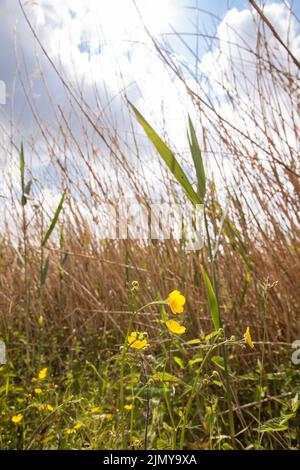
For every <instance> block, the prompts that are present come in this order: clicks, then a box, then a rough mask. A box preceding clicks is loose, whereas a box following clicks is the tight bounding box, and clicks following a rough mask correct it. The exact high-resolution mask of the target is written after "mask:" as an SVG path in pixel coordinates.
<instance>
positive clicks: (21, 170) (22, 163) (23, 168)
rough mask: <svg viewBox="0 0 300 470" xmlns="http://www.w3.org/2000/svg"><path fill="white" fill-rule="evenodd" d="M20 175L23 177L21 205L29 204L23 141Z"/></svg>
mask: <svg viewBox="0 0 300 470" xmlns="http://www.w3.org/2000/svg"><path fill="white" fill-rule="evenodd" d="M20 177H21V190H22V195H21V205H22V206H25V205H26V204H27V198H26V196H25V158H24V147H23V142H22V143H21V149H20Z"/></svg>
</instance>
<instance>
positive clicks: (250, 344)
mask: <svg viewBox="0 0 300 470" xmlns="http://www.w3.org/2000/svg"><path fill="white" fill-rule="evenodd" d="M244 338H245V341H246V343H247V344H248V346H250V348H252V349H253V348H254V344H253V341H252V338H251V333H250V328H249V326H247V329H246V333H245V334H244Z"/></svg>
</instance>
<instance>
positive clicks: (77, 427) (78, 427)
mask: <svg viewBox="0 0 300 470" xmlns="http://www.w3.org/2000/svg"><path fill="white" fill-rule="evenodd" d="M81 426H82V424H81V423H76V424H75V426H74V428H73V429H80V428H81Z"/></svg>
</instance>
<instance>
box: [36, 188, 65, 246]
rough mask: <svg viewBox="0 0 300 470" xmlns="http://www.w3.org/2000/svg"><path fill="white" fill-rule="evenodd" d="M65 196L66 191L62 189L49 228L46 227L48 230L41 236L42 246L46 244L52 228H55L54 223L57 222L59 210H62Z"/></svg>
mask: <svg viewBox="0 0 300 470" xmlns="http://www.w3.org/2000/svg"><path fill="white" fill-rule="evenodd" d="M65 197H66V192H65V191H64V192H63V193H62V196H61V199H60V201H59V204H58V207H57V209H56V211H55V214H54V217H53V219H52V221H51V224H50V226H49V228H48V230H47V232H46V235H45V236H44V238H43V241H42V246H45V245H46V243H47V241H48V239H49V237H50V235H51V233H52V232H53V230H54V228H55V225H56V223H57V220H58V217H59V214H60V212H61V210H62V206H63V203H64V200H65Z"/></svg>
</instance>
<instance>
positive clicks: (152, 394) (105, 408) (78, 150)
mask: <svg viewBox="0 0 300 470" xmlns="http://www.w3.org/2000/svg"><path fill="white" fill-rule="evenodd" d="M250 3H251V4H252V6H253V5H254V6H255V5H256V2H250ZM255 12H256V15H257V17H256V18H257V25H256V26H257V31H256V34H257V36H256V44H255V48H253V49H251V50H250V48H249V50H247V54H249V55H250V56H251V58H252V59H253V64H252V65H253V67H254V68H255V72H256V73H255V77H249V73H248V69H247V67H248V66H249V64H248V62H247V60H246V59H245V56H244V55H243V54H244V52H245V50H244V49H245V47H246V46H245V45H243V46H241V45H240V46H239V47H238V52H239V53H240V56H239V60H238V61H237V55H236V50H235V51H232V53H231V55H230V54H229V58H228V60H229V63H230V74H231V75H230V77H228V76H225V75H224V76H223V77H222V80H223V82H222V83H219V86H220V87H222V89H223V93H224V96H223V99H224V100H225V101H226V103H227V104H228V105H230V106H232V107H233V108H234V109H235V110H236V111H235V112H236V114H235V115H234V117H233V119H232V121H231V119H230V115H228V116H227V117H224V115H222V113H221V111H220V106H219V105H220V103H217V101H213V99H212V97H211V96H208V95H205V90H204V91H203V90H201V92H196V91H195V90H194V89H192V88H191V84H190V80H187V79H186V77H185V75H184V73H183V72H182V68H181V65H182V64H178V63H176V62H175V59H174V57H173V56H172V54H171V51H168V50H166V49H165V48H164V47H162V46H161V45H160V44H159V43H157V42H156V39H155V38H154V37H151V40H152V41H153V43H154V47H155V48H156V51H157V53H158V55H159V56H160V59H161V60H162V61H163V63H164V64H165V66H166V67H168V68H169V69H170V70H171V72H172V74H173V75H174V77H177V78H178V80H180V82H181V83H183V85H184V89H185V91H186V95H187V97H188V99H189V102H190V106H191V108H190V109H192V110H193V113H192V114H190V112H187V116H186V127H185V128H182V135H183V136H185V138H186V151H185V152H184V153H181V151H180V150H178V151H177V150H176V148H174V145H173V144H172V142H171V141H170V139H169V138H168V136H166V135H165V133H164V132H162V131H161V130H159V128H157V127H156V126H155V125H154V124H152V121H151V116H146V115H145V113H144V112H141V111H140V109H139V106H138V104H137V103H135V102H134V101H133V99H132V98H131V97H130V101H129V97H128V96H127V94H126V93H125V95H124V96H122V113H125V115H126V117H127V119H129V120H130V128H131V134H130V138H129V140H128V141H124V140H123V137H122V136H121V135H122V132H121V130H120V129H119V128H118V127H116V126H115V127H114V126H113V124H112V119H111V116H110V114H109V111H108V110H107V109H106V108H105V107H103V108H101V106H100V104H99V103H98V101H97V96H96V95H95V100H96V102H97V112H96V111H95V112H93V111H92V110H91V107H90V106H89V103H88V102H85V101H84V98H83V96H82V94H81V90H80V89H79V90H77V91H74V89H75V88H74V87H75V85H74V84H72V86H71V85H70V84H69V82H67V80H66V79H65V78H64V76H63V74H62V72H61V71H60V70H58V69H55V73H56V74H57V77H58V80H60V81H61V82H62V83H63V86H64V90H65V93H66V96H67V99H68V100H69V104H71V105H72V107H73V110H72V112H73V113H74V115H75V118H76V119H78V122H77V124H78V123H79V124H78V125H79V131H80V132H78V128H77V132H78V134H80V136H83V137H82V140H81V137H78V135H74V133H73V131H72V129H71V127H70V116H69V115H68V114H67V111H65V110H64V109H63V108H62V107H61V106H59V105H58V106H57V109H56V111H55V119H56V120H57V121H56V122H57V128H56V130H55V132H54V131H53V130H52V129H50V128H47V126H46V124H44V123H43V122H42V120H41V119H40V118H39V115H38V113H34V116H35V119H36V124H37V127H38V128H39V130H40V134H41V139H42V140H43V145H44V146H45V148H46V150H47V155H48V157H49V164H48V166H47V168H46V172H45V174H48V173H50V172H51V174H53V175H55V176H54V178H55V179H56V180H57V181H59V184H58V186H59V197H56V198H54V202H53V201H52V200H51V193H50V192H49V193H47V178H46V177H45V178H44V179H43V178H42V177H41V175H40V174H39V175H37V174H36V172H37V170H36V166H34V165H32V160H33V158H39V156H38V146H37V147H35V144H32V142H31V141H30V139H26V138H23V137H22V136H19V134H18V138H17V139H15V140H14V141H13V145H12V146H10V147H7V148H6V150H5V152H9V151H10V152H11V153H10V154H9V155H10V157H11V160H13V161H14V162H15V165H16V168H17V172H16V174H17V176H16V178H14V177H12V176H11V173H10V172H9V171H6V173H5V181H6V183H7V186H6V192H5V193H4V194H3V195H1V196H2V198H3V201H5V210H4V209H3V208H2V207H1V206H0V207H1V210H2V216H1V234H0V340H1V341H3V343H4V344H5V348H6V363H3V364H2V365H1V366H0V419H1V421H0V448H1V449H26V450H28V449H32V450H37V449H52V450H56V449H132V450H139V449H164V450H169V449H192V450H207V449H213V450H254V449H257V450H263V449H271V450H275V449H284V450H288V449H289V450H295V449H299V447H300V431H299V430H300V414H299V409H300V408H299V406H300V395H299V392H300V385H299V384H300V380H299V379H300V369H299V357H300V354H299V348H300V347H299V343H297V340H299V338H300V336H299V308H300V297H299V281H300V270H299V268H300V258H299V250H300V244H299V126H300V122H299V89H298V86H297V83H298V81H297V80H299V68H300V65H299V61H298V60H297V58H296V57H295V55H294V54H293V52H292V50H291V49H289V47H288V46H289V42H288V41H287V42H284V44H283V41H282V40H281V39H280V37H279V38H278V37H277V36H278V34H277V33H276V30H275V29H274V27H273V26H272V24H269V23H268V19H267V18H266V16H265V15H264V13H263V12H262V10H260V9H257V8H256V9H255ZM266 31H268V33H267V32H266ZM33 34H35V33H34V30H33ZM149 34H150V33H149ZM268 34H270V35H271V38H272V41H271V40H270V36H268ZM35 40H36V41H37V44H38V45H39V46H41V45H40V44H39V43H38V37H37V36H36V37H35ZM278 48H279V49H278ZM278 50H279V51H280V53H281V54H282V56H280V57H281V59H279V58H278V57H279V55H278ZM249 51H250V52H249ZM42 53H43V55H44V57H45V58H46V60H48V59H49V61H50V66H51V67H54V64H53V63H51V60H50V58H49V57H48V56H47V51H46V50H43V49H42ZM247 57H248V56H247ZM251 80H253V82H251ZM245 82H248V85H249V83H250V84H252V85H253V87H254V89H255V93H254V95H255V99H253V95H252V92H251V90H250V91H249V88H248V93H249V96H248V101H247V103H248V104H247V106H244V104H243V103H244V102H245V101H246V98H245V89H244V88H243V84H244V83H245ZM233 84H234V85H233ZM73 85H74V86H73ZM232 86H234V88H235V90H236V95H234V94H232ZM246 88H247V87H246ZM297 90H298V91H297ZM27 99H28V102H29V103H31V104H32V105H35V96H34V94H33V93H31V92H30V91H27ZM53 100H55V97H53V96H52V97H51V101H53ZM99 116H100V117H99ZM19 137H20V138H19ZM95 141H96V143H98V144H99V142H100V143H101V146H103V147H101V146H100V154H101V155H102V156H103V155H104V156H105V155H106V153H105V152H107V154H108V155H109V156H107V160H105V158H104V157H103V158H102V159H100V160H99V161H98V160H97V165H100V170H99V167H97V170H96V166H94V164H95V158H96V159H97V151H96V150H95V147H96V144H95ZM99 145H100V144H99ZM143 146H144V148H143ZM9 149H10V150H9ZM145 149H146V151H147V152H150V154H151V159H152V160H153V162H155V166H154V167H153V168H154V170H153V172H154V174H155V176H156V177H157V181H154V183H153V181H150V178H149V180H148V179H147V176H144V173H143V171H144V170H143V151H144V150H145ZM149 149H150V150H149ZM2 151H3V149H2ZM68 152H70V153H71V154H72V155H75V156H76V159H75V162H76V163H74V166H73V165H72V163H70V161H69V159H68V158H67V156H66V155H67V154H68ZM129 152H134V157H135V158H134V159H132V155H131V153H130V157H129V156H128V155H129ZM95 155H96V157H95ZM152 160H151V161H152ZM108 161H109V162H111V161H112V162H113V169H111V168H109V171H108V170H107V162H108ZM49 168H50V170H49ZM228 168H229V169H230V171H228ZM114 171H115V173H114ZM52 177H53V176H52ZM156 184H158V185H159V202H160V203H161V204H164V203H165V204H183V203H187V202H188V203H189V204H191V205H192V206H196V205H201V207H202V209H203V230H204V245H203V247H202V248H199V249H195V250H190V251H188V250H187V249H186V242H187V240H186V238H185V237H184V236H183V237H182V238H181V239H177V238H176V237H171V238H170V239H166V240H154V239H150V240H147V241H146V242H143V241H140V240H134V239H131V238H130V237H129V238H127V239H121V240H120V239H116V240H110V239H99V236H98V234H97V224H98V225H99V224H101V223H103V220H102V221H101V214H99V212H97V208H98V207H99V204H100V203H105V202H109V203H110V204H112V205H116V206H117V204H118V202H119V199H120V198H121V197H126V193H127V192H128V193H130V197H131V199H134V200H135V201H138V202H139V203H143V204H145V205H146V206H147V205H149V203H150V202H151V195H152V194H153V186H155V185H156ZM156 197H157V194H156ZM50 200H51V203H49V201H50ZM297 345H298V346H297Z"/></svg>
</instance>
